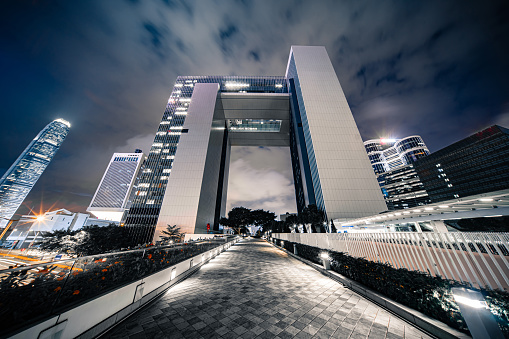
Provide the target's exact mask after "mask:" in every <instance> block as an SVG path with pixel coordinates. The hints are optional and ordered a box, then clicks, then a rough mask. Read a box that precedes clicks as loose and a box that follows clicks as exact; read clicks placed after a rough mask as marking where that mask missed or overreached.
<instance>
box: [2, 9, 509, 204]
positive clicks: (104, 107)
mask: <svg viewBox="0 0 509 339" xmlns="http://www.w3.org/2000/svg"><path fill="white" fill-rule="evenodd" d="M507 18H509V2H507V1H496V0H490V1H446V0H444V1H274V0H271V1H260V0H257V1H182V2H180V1H169V0H168V1H156V0H154V1H141V0H140V1H120V0H119V1H113V0H109V1H103V0H102V1H101V0H98V1H37V0H33V1H22V0H4V1H2V2H1V3H0V25H1V27H0V46H1V48H0V67H1V73H0V93H1V98H2V104H1V106H0V110H1V123H0V129H1V130H0V144H1V145H2V151H3V152H2V153H3V154H2V157H1V158H0V173H3V172H4V171H5V170H6V169H7V168H8V167H9V166H10V165H11V164H12V162H13V161H14V160H15V159H16V158H17V157H18V155H19V154H20V152H21V151H22V150H23V149H24V148H25V147H26V146H27V145H28V143H29V142H30V141H31V140H32V139H33V138H34V137H35V135H36V134H37V133H38V132H39V131H40V130H41V129H42V128H43V127H44V126H45V125H46V124H48V123H49V122H50V121H52V120H53V119H55V118H64V119H66V120H68V121H70V122H71V124H72V127H71V130H70V132H69V135H68V137H67V139H66V141H65V142H64V143H63V146H62V147H61V149H60V151H59V152H58V153H57V155H56V156H55V158H54V159H53V161H52V163H51V164H50V165H49V166H48V168H47V170H46V171H45V173H44V174H43V175H42V177H41V179H40V180H39V182H38V183H37V184H36V186H35V187H34V189H33V190H32V192H31V193H30V195H29V196H28V198H27V199H26V200H25V205H26V206H28V207H34V208H35V209H36V210H37V211H39V210H40V209H42V210H47V209H50V208H51V209H54V208H57V207H58V208H62V207H64V208H68V209H70V210H72V211H84V210H85V209H86V207H87V206H88V204H89V203H90V200H91V198H92V195H93V193H94V192H95V189H96V188H97V185H98V184H99V181H100V179H101V176H102V174H103V173H104V170H105V168H106V166H107V164H108V161H109V159H110V158H111V155H112V154H113V152H131V151H133V150H134V149H135V148H142V149H143V150H144V151H145V152H146V153H148V151H149V148H150V145H151V143H152V140H153V136H154V134H155V131H156V129H157V126H158V124H159V122H160V119H161V116H162V113H163V111H164V108H165V105H166V103H167V100H168V97H169V94H170V91H171V89H172V87H173V83H174V82H175V79H176V77H177V76H178V75H284V73H285V70H286V64H287V60H288V54H289V51H290V46H291V45H323V46H325V47H326V49H327V51H328V53H329V56H330V57H331V60H332V63H333V65H334V68H335V70H336V73H337V75H338V77H339V80H340V82H341V85H342V87H343V90H344V91H345V94H346V97H347V99H348V102H349V104H350V107H351V109H352V112H353V114H354V117H355V120H356V122H357V125H358V127H359V129H360V131H361V134H362V137H363V138H364V139H365V140H366V139H370V138H378V137H405V136H409V135H413V134H418V135H421V136H422V137H423V138H424V141H425V142H426V144H427V145H428V147H429V148H430V150H431V151H436V150H438V149H440V148H442V147H445V146H447V145H449V144H451V143H452V142H454V141H457V140H460V139H462V138H464V137H466V136H468V135H470V134H471V133H473V132H475V131H478V130H480V129H482V128H484V127H487V126H489V125H492V124H500V125H502V126H506V127H509V80H508V79H509V38H508V37H509V20H508V19H507ZM288 156H289V153H288V150H286V149H278V148H270V149H267V148H265V149H259V148H258V149H257V148H236V149H235V150H234V152H233V154H232V163H231V174H230V189H229V206H236V205H244V206H247V207H250V208H264V209H270V210H272V211H275V212H277V213H284V212H285V211H290V212H292V211H295V210H296V207H295V200H294V197H293V194H294V193H293V192H294V191H293V184H292V178H291V169H290V160H289V159H288ZM41 202H42V205H41ZM19 212H20V213H26V212H27V208H26V207H24V208H23V209H20V210H19Z"/></svg>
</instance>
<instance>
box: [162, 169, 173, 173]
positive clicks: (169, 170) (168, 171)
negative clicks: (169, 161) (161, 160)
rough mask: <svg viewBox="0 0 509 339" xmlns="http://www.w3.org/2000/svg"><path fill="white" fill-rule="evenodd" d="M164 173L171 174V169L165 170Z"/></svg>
mask: <svg viewBox="0 0 509 339" xmlns="http://www.w3.org/2000/svg"><path fill="white" fill-rule="evenodd" d="M163 173H171V168H165V169H163Z"/></svg>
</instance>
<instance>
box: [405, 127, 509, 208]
mask: <svg viewBox="0 0 509 339" xmlns="http://www.w3.org/2000/svg"><path fill="white" fill-rule="evenodd" d="M414 167H415V170H416V171H417V174H418V175H419V177H420V178H421V180H422V183H423V184H424V188H425V189H426V191H427V192H428V194H429V196H430V198H431V201H432V202H440V201H444V200H450V199H459V198H463V197H467V196H470V195H475V194H482V193H488V192H492V191H498V190H503V189H507V188H509V129H507V128H504V127H501V126H497V125H493V126H491V127H488V128H486V129H484V130H482V131H479V132H477V133H474V134H472V135H471V136H469V137H467V138H465V139H463V140H460V141H458V142H455V143H454V144H452V145H449V146H447V147H445V148H442V149H441V150H439V151H436V152H434V153H432V154H430V155H429V156H427V157H425V158H422V159H419V160H418V161H416V162H415V163H414ZM494 204H495V203H494Z"/></svg>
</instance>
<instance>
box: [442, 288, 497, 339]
mask: <svg viewBox="0 0 509 339" xmlns="http://www.w3.org/2000/svg"><path fill="white" fill-rule="evenodd" d="M451 292H452V294H453V296H454V300H455V301H456V303H457V304H458V306H459V308H460V312H461V315H462V316H463V319H465V322H466V323H467V327H468V330H469V331H470V334H471V335H472V338H474V339H484V338H492V339H493V338H495V339H498V338H500V339H502V338H504V335H503V334H502V331H500V328H499V327H498V324H497V322H496V320H495V318H494V317H493V314H491V312H490V310H489V308H488V306H487V304H486V301H484V297H483V295H482V294H481V293H480V292H477V291H472V290H468V289H466V288H462V287H453V288H451Z"/></svg>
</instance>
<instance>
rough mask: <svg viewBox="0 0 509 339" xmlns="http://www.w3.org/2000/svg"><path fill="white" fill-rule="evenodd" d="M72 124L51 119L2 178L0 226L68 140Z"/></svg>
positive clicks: (0, 184)
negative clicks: (66, 138)
mask: <svg viewBox="0 0 509 339" xmlns="http://www.w3.org/2000/svg"><path fill="white" fill-rule="evenodd" d="M70 127H71V124H69V122H67V121H65V120H63V119H56V120H54V121H52V122H50V123H49V124H48V125H47V126H46V127H44V128H43V129H42V131H40V132H39V134H37V136H36V137H35V138H34V140H32V142H30V144H29V145H28V146H27V148H25V150H24V151H23V152H22V153H21V155H20V156H19V157H18V159H16V161H15V162H14V163H13V164H12V166H11V167H10V168H9V169H8V170H7V172H5V173H4V175H3V176H2V178H1V179H0V218H1V220H0V227H4V226H5V225H7V223H8V222H9V220H10V219H11V218H12V216H13V215H14V213H16V210H17V209H18V208H19V206H20V205H21V203H23V200H25V198H26V196H27V195H28V193H30V190H31V189H32V187H34V185H35V183H36V182H37V180H39V177H40V176H41V174H42V173H43V172H44V170H45V169H46V167H47V166H48V164H49V163H50V162H51V159H53V156H54V155H55V153H56V152H57V151H58V149H59V148H60V145H62V142H63V141H64V140H65V137H66V136H67V133H68V132H69V129H70Z"/></svg>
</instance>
